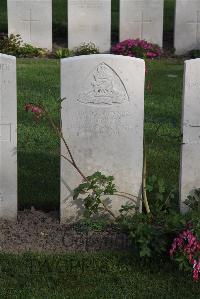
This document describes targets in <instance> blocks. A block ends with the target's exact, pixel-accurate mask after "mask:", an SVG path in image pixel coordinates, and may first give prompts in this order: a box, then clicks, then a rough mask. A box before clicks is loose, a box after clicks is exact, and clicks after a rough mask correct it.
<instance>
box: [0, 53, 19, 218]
mask: <svg viewBox="0 0 200 299" xmlns="http://www.w3.org/2000/svg"><path fill="white" fill-rule="evenodd" d="M16 217H17V94H16V59H15V57H13V56H8V55H3V54H0V219H8V220H15V219H16Z"/></svg>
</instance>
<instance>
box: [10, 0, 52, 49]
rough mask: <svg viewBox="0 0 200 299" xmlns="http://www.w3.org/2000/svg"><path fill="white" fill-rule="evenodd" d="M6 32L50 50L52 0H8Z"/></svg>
mask: <svg viewBox="0 0 200 299" xmlns="http://www.w3.org/2000/svg"><path fill="white" fill-rule="evenodd" d="M7 3H8V33H9V34H11V33H13V34H20V36H21V38H22V40H23V42H24V43H29V44H31V45H33V46H35V47H38V48H46V49H48V50H50V51H51V50H52V0H8V2H7Z"/></svg>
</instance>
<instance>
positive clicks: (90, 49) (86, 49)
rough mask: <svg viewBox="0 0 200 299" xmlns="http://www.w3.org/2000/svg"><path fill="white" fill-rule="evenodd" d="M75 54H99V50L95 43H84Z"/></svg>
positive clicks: (75, 50) (76, 49)
mask: <svg viewBox="0 0 200 299" xmlns="http://www.w3.org/2000/svg"><path fill="white" fill-rule="evenodd" d="M74 53H75V55H76V56H79V55H90V54H99V49H98V48H97V47H96V46H95V44H94V43H83V44H81V45H80V46H79V47H77V48H75V49H74Z"/></svg>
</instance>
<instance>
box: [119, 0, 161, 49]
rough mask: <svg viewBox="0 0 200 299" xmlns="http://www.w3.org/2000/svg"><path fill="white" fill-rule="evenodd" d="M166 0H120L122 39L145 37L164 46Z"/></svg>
mask: <svg viewBox="0 0 200 299" xmlns="http://www.w3.org/2000/svg"><path fill="white" fill-rule="evenodd" d="M163 10H164V0H120V41H123V40H126V39H137V38H139V39H145V40H147V41H148V42H151V43H155V44H158V45H159V46H160V47H162V42H163Z"/></svg>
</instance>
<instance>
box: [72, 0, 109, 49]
mask: <svg viewBox="0 0 200 299" xmlns="http://www.w3.org/2000/svg"><path fill="white" fill-rule="evenodd" d="M89 42H92V43H94V44H95V45H96V47H98V48H99V50H100V52H101V53H106V52H109V50H110V45H111V0H68V48H70V49H73V48H74V47H79V46H80V45H81V44H83V43H89Z"/></svg>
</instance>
